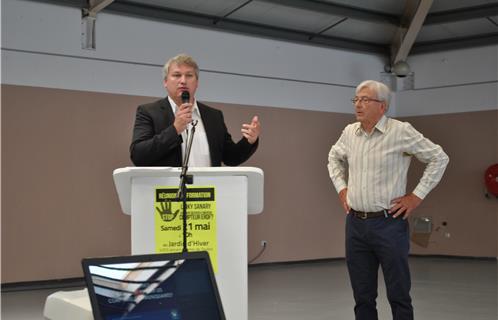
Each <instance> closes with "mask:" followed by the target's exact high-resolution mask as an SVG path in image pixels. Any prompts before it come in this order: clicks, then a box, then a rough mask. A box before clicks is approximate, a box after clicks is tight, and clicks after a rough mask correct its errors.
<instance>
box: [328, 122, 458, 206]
mask: <svg viewBox="0 0 498 320" xmlns="http://www.w3.org/2000/svg"><path fill="white" fill-rule="evenodd" d="M412 156H415V157H416V158H417V159H418V160H420V161H422V162H424V163H427V166H426V168H425V171H424V173H423V175H422V178H421V179H420V181H419V183H418V185H417V186H416V188H415V189H414V191H413V193H414V194H415V195H416V196H417V197H419V198H421V199H424V198H425V196H426V195H427V194H428V193H429V192H430V191H431V190H432V189H433V188H434V187H435V186H436V185H437V183H438V182H439V181H440V180H441V177H442V176H443V173H444V170H445V169H446V165H447V164H448V161H449V159H448V156H447V155H446V153H444V151H443V149H442V148H441V147H440V146H439V145H437V144H434V143H433V142H431V141H430V140H429V139H427V138H425V137H424V136H423V135H422V134H421V133H420V132H418V131H417V130H415V129H414V128H413V127H412V125H411V124H409V123H408V122H401V121H398V120H395V119H390V118H387V117H386V116H382V118H381V119H380V120H379V122H378V123H377V124H376V126H375V128H374V129H373V130H372V132H371V133H370V134H368V133H367V132H365V131H364V130H363V129H362V128H361V124H360V123H359V122H356V123H353V124H350V125H348V126H346V128H345V129H344V131H343V132H342V135H341V137H340V138H339V140H338V141H337V142H336V144H335V145H333V146H332V148H331V149H330V152H329V164H328V169H329V174H330V178H331V179H332V182H333V183H334V186H335V188H336V190H337V192H339V191H341V190H342V189H344V188H346V187H347V188H348V192H347V201H348V205H349V206H350V207H351V208H353V209H355V210H358V211H365V212H374V211H380V210H383V209H389V208H391V207H392V205H391V200H392V199H394V198H396V197H401V196H404V195H406V182H407V173H408V167H409V166H410V161H411V159H412ZM348 168H349V169H348ZM346 171H347V172H346Z"/></svg>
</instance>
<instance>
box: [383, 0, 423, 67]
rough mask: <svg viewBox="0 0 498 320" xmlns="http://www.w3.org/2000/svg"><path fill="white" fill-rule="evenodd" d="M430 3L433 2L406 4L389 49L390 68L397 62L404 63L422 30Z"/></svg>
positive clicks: (410, 1)
mask: <svg viewBox="0 0 498 320" xmlns="http://www.w3.org/2000/svg"><path fill="white" fill-rule="evenodd" d="M417 2H418V6H417ZM432 2H433V0H420V1H418V0H409V1H407V2H406V7H405V12H404V14H403V18H402V22H401V25H400V27H399V29H398V31H397V33H396V37H395V39H394V41H393V44H392V47H391V66H393V65H395V64H396V63H397V62H399V61H406V59H407V57H408V54H409V53H410V50H411V49H412V46H413V44H414V43H415V40H416V39H417V35H418V33H419V32H420V30H421V29H422V25H423V24H424V20H425V18H426V17H427V14H428V13H429V10H430V8H431V6H432Z"/></svg>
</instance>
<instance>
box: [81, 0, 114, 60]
mask: <svg viewBox="0 0 498 320" xmlns="http://www.w3.org/2000/svg"><path fill="white" fill-rule="evenodd" d="M113 1H114V0H88V8H83V9H82V10H81V48H82V49H85V50H95V49H96V42H95V24H96V21H97V13H98V12H100V11H102V10H103V9H104V8H105V7H107V6H108V5H110V4H111V3H112V2H113Z"/></svg>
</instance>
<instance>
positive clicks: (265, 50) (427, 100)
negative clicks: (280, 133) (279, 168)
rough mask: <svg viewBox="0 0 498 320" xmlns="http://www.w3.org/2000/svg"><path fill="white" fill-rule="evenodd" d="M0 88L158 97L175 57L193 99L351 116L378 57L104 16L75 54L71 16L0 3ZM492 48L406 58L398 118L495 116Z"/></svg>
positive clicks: (19, 2) (76, 35) (76, 23)
mask: <svg viewBox="0 0 498 320" xmlns="http://www.w3.org/2000/svg"><path fill="white" fill-rule="evenodd" d="M1 14H2V83H6V84H16V85H28V86H40V87H50V88H62V89H74V90H84V91H96V92H108V93H119V94H130V95H144V96H158V97H159V96H163V95H164V89H163V88H162V85H161V66H162V64H164V62H165V60H166V59H167V58H169V57H171V56H174V55H176V54H177V53H180V52H186V53H189V54H191V55H192V56H194V58H195V59H196V60H197V61H198V62H199V65H200V67H201V78H200V81H201V85H200V88H199V91H198V98H199V99H200V100H205V101H213V102H223V103H237V104H246V105H259V106H273V107H286V108H297V109H305V110H318V111H329V112H341V113H351V112H352V109H351V106H350V102H349V99H350V97H351V96H352V94H353V88H354V87H355V86H356V85H357V84H358V83H359V82H361V81H363V80H365V79H380V72H381V71H383V66H384V63H385V61H384V58H382V57H380V56H378V55H373V54H365V53H356V52H348V51H344V50H334V49H327V48H321V47H315V46H306V45H302V44H296V43H290V42H284V41H276V40H270V39H264V38H257V37H252V36H245V35H241V34H234V33H226V32H220V31H214V30H207V29H201V28H194V27H188V26H182V25H175V24H170V23H164V22H159V21H148V20H146V19H140V18H133V17H129V16H122V15H115V14H111V13H106V11H105V10H104V11H103V12H102V13H100V14H99V15H98V18H97V33H96V39H97V50H96V51H88V50H83V49H81V41H80V33H81V25H80V24H81V13H80V10H78V9H76V8H71V7H63V6H57V5H52V4H47V3H39V2H32V1H27V0H3V1H2V13H1ZM497 50H498V46H496V45H494V46H487V47H481V48H472V49H465V50H455V51H445V52H439V53H429V54H423V55H414V56H411V57H410V58H409V60H408V62H409V64H410V66H411V68H412V70H413V71H414V72H415V90H411V91H402V92H397V93H396V94H395V96H394V99H393V105H392V107H391V109H390V114H391V115H395V116H398V117H403V116H412V115H430V114H440V113H454V112H467V111H479V110H490V109H496V108H497V105H498V102H497V100H498V99H497V94H496V92H497V91H498V67H497V56H498V54H497Z"/></svg>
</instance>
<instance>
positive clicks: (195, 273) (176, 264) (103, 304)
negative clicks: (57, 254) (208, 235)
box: [83, 253, 224, 320]
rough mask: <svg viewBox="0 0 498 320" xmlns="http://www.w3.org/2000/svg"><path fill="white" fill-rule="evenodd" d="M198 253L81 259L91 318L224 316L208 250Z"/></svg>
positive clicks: (210, 319)
mask: <svg viewBox="0 0 498 320" xmlns="http://www.w3.org/2000/svg"><path fill="white" fill-rule="evenodd" d="M198 254H199V253H190V254H176V255H175V254H173V255H171V254H158V255H147V256H131V257H117V258H100V259H99V258H96V259H84V260H83V268H84V269H85V279H86V280H87V285H88V291H89V294H90V300H91V302H92V308H93V309H94V316H95V318H96V319H102V320H118V319H119V320H131V319H133V320H140V319H143V320H156V319H157V320H159V319H160V320H199V319H205V320H220V319H224V316H222V314H223V310H222V307H221V303H220V301H219V294H218V292H217V288H216V283H215V282H214V277H213V274H212V269H211V266H210V264H209V260H208V258H207V254H205V255H202V256H199V255H198ZM192 255H193V256H195V257H192ZM113 260H114V261H113ZM126 260H133V261H126ZM96 308H97V309H98V310H97V312H96V310H95V309H96Z"/></svg>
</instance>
